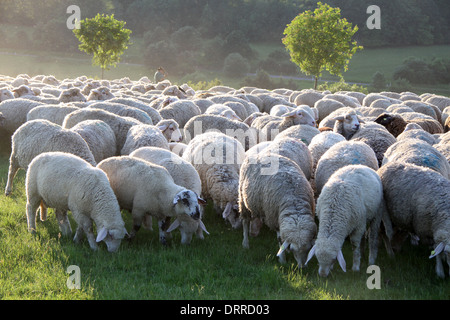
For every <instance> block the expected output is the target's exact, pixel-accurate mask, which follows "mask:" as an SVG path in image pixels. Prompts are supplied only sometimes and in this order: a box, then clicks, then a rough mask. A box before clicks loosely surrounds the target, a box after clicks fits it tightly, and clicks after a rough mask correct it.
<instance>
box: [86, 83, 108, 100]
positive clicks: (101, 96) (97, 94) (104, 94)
mask: <svg viewBox="0 0 450 320" xmlns="http://www.w3.org/2000/svg"><path fill="white" fill-rule="evenodd" d="M114 97H115V96H114V94H112V93H111V90H110V89H109V88H108V87H105V86H100V87H97V88H95V89H91V91H90V93H89V96H88V98H87V101H95V100H102V101H103V100H109V99H112V98H114Z"/></svg>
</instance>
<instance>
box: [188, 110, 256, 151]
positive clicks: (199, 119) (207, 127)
mask: <svg viewBox="0 0 450 320" xmlns="http://www.w3.org/2000/svg"><path fill="white" fill-rule="evenodd" d="M207 131H218V132H222V133H223V134H226V135H229V136H230V137H232V138H235V139H237V140H238V141H239V142H240V143H241V144H242V145H243V146H244V147H245V150H248V149H249V148H250V147H252V146H254V145H255V144H256V143H257V140H258V135H257V133H258V132H257V130H256V129H254V128H250V127H249V126H248V125H247V124H245V123H243V122H240V121H235V120H231V119H228V118H225V117H221V116H217V115H208V114H201V115H198V116H195V117H193V118H192V119H190V120H189V121H188V122H187V123H186V125H185V126H184V138H185V141H186V143H189V142H190V141H191V140H192V139H194V138H195V137H196V136H197V135H200V134H203V133H205V132H207Z"/></svg>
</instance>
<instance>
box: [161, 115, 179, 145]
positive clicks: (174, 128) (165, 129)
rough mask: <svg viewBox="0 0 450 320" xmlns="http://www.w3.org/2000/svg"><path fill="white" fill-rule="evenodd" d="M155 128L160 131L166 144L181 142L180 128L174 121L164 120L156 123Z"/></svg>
mask: <svg viewBox="0 0 450 320" xmlns="http://www.w3.org/2000/svg"><path fill="white" fill-rule="evenodd" d="M156 126H157V127H158V129H159V130H161V132H162V134H163V135H164V137H165V138H166V139H167V141H168V142H180V141H181V140H183V134H182V133H181V131H180V127H179V125H178V123H177V122H176V121H175V120H172V119H164V120H161V121H160V122H158V124H157V125H156Z"/></svg>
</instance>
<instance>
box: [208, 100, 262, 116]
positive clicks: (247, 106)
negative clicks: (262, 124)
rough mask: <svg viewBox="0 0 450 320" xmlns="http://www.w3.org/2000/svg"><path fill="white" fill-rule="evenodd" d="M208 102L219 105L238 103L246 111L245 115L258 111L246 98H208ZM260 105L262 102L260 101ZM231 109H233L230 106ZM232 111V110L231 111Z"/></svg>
mask: <svg viewBox="0 0 450 320" xmlns="http://www.w3.org/2000/svg"><path fill="white" fill-rule="evenodd" d="M208 100H210V101H212V102H214V103H219V104H227V103H231V102H235V103H239V104H241V105H243V106H244V108H245V110H246V111H247V115H250V114H252V113H253V112H258V111H260V109H259V108H258V107H257V106H256V104H255V103H254V102H252V101H251V100H249V99H248V98H247V96H230V95H218V96H213V97H210V98H208ZM261 103H262V101H261ZM230 107H231V108H232V109H233V107H232V106H230ZM233 110H234V109H233Z"/></svg>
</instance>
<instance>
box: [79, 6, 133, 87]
mask: <svg viewBox="0 0 450 320" xmlns="http://www.w3.org/2000/svg"><path fill="white" fill-rule="evenodd" d="M125 24H126V22H124V21H119V20H116V19H115V18H114V15H110V16H105V15H104V14H102V15H100V14H97V15H96V16H95V17H94V18H91V19H88V18H86V19H85V20H82V21H80V29H74V30H73V32H74V33H75V36H76V37H77V39H78V40H79V41H80V42H81V44H80V45H79V46H78V48H79V49H80V50H81V51H84V52H86V53H87V54H93V55H94V56H93V58H92V64H93V65H94V66H100V68H102V79H103V74H104V71H105V70H109V66H111V65H112V66H114V67H115V66H116V65H117V63H118V62H119V61H120V56H121V55H122V54H123V52H124V51H125V50H126V49H128V45H129V44H130V34H131V30H129V29H125Z"/></svg>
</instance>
